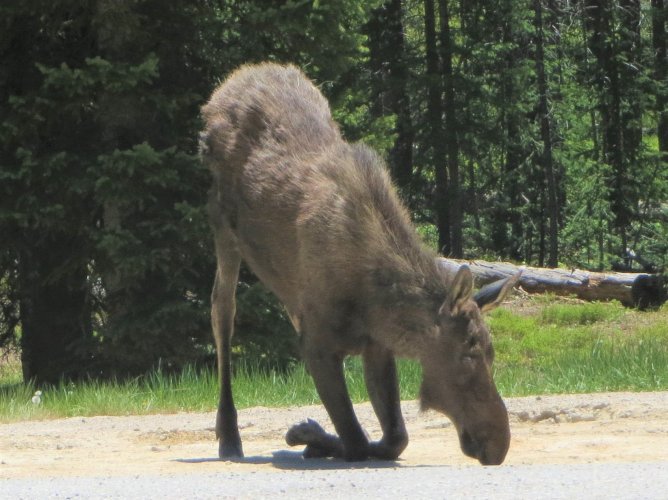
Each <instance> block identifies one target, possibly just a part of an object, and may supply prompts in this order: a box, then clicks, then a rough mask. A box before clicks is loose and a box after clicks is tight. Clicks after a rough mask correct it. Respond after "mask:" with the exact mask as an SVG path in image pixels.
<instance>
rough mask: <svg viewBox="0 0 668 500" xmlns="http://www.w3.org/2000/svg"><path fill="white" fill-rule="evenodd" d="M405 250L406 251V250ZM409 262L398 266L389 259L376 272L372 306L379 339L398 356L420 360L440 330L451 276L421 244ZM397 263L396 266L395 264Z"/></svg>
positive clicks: (409, 256) (371, 312) (373, 319)
mask: <svg viewBox="0 0 668 500" xmlns="http://www.w3.org/2000/svg"><path fill="white" fill-rule="evenodd" d="M404 250H405V249H404ZM406 257H408V258H409V262H406V261H404V262H402V264H401V265H399V266H397V265H396V261H393V260H392V259H388V260H389V261H386V262H384V263H383V264H384V266H383V267H380V268H378V269H377V270H376V272H375V273H374V274H375V276H374V287H375V290H374V293H373V296H375V297H376V298H377V300H375V301H374V303H373V304H372V305H371V310H370V311H369V312H370V315H371V320H372V321H373V323H374V327H372V328H371V329H370V330H371V331H372V332H379V335H380V336H382V338H379V339H376V340H378V341H380V342H382V343H383V344H385V345H386V346H387V347H389V348H390V349H391V350H392V351H393V352H395V354H397V355H400V356H405V357H411V358H417V357H419V356H420V353H421V352H422V350H423V349H424V344H425V341H426V339H427V338H428V337H429V336H430V335H431V334H434V332H435V329H436V328H438V319H437V318H438V310H439V308H440V307H441V305H442V304H443V301H444V300H445V297H446V294H447V283H448V277H447V275H446V274H445V272H444V271H443V270H441V269H440V268H439V267H438V265H437V264H436V260H435V257H436V255H435V254H434V253H432V252H430V251H429V250H427V249H424V248H422V246H421V245H420V244H419V243H417V247H416V248H414V249H413V251H412V255H406ZM392 264H395V265H392Z"/></svg>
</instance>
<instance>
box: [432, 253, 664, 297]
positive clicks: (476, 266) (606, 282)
mask: <svg viewBox="0 0 668 500" xmlns="http://www.w3.org/2000/svg"><path fill="white" fill-rule="evenodd" d="M462 264H467V265H468V266H469V267H470V268H471V272H472V273H473V277H474V279H475V283H476V286H478V287H481V286H484V285H486V284H488V283H491V282H493V281H497V280H500V279H504V278H507V277H508V276H513V275H515V274H517V273H518V272H519V271H522V275H521V276H520V281H519V286H521V287H522V289H523V290H525V291H526V292H527V293H545V292H550V293H554V294H555V295H575V296H576V297H578V298H580V299H583V300H588V301H592V300H602V301H608V300H618V301H619V302H621V303H622V304H624V305H625V306H627V307H637V308H639V309H646V308H648V307H656V306H660V305H661V304H663V303H664V302H665V301H666V282H665V279H664V277H663V276H662V275H659V274H646V273H618V272H609V273H596V272H590V271H583V270H580V269H546V268H540V267H527V266H522V267H519V266H516V265H514V264H511V263H509V262H487V261H484V260H459V259H446V258H441V265H443V266H445V267H448V268H451V269H456V268H459V266H461V265H462Z"/></svg>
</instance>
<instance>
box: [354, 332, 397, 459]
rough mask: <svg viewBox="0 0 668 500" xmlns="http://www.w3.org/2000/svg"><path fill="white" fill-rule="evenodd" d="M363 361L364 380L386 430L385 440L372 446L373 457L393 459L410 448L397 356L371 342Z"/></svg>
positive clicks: (383, 438) (383, 428)
mask: <svg viewBox="0 0 668 500" xmlns="http://www.w3.org/2000/svg"><path fill="white" fill-rule="evenodd" d="M363 359H364V381H365V382H366V387H367V391H368V393H369V398H370V399H371V404H372V406H373V409H374V411H375V412H376V416H377V417H378V420H379V421H380V426H381V429H382V430H383V437H382V439H381V440H380V441H376V442H373V443H371V444H370V455H372V456H373V457H375V458H380V459H384V460H394V459H396V458H397V457H399V455H400V454H401V452H402V451H404V449H405V448H406V446H407V445H408V433H407V432H406V426H405V425H404V419H403V416H402V415H401V400H400V397H399V383H398V381H397V368H396V364H395V362H394V356H393V354H392V352H391V351H389V350H388V349H386V348H385V347H383V346H381V345H379V344H376V343H370V344H369V345H368V346H367V347H366V349H365V350H364V353H363Z"/></svg>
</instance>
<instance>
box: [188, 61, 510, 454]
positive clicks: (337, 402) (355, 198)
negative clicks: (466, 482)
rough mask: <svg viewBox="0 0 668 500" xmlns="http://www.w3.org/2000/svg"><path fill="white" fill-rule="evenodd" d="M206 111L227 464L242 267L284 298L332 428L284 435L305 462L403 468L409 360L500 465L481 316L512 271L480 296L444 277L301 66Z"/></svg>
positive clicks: (303, 427)
mask: <svg viewBox="0 0 668 500" xmlns="http://www.w3.org/2000/svg"><path fill="white" fill-rule="evenodd" d="M202 112H203V117H204V120H205V122H206V127H205V130H204V132H203V133H202V137H201V153H202V157H203V159H204V161H205V162H206V164H207V165H208V166H209V168H210V169H211V172H212V174H213V187H212V190H211V194H210V215H211V225H212V228H213V232H214V239H215V247H216V256H217V263H218V268H217V272H216V277H215V283H214V287H213V294H212V309H211V316H212V325H213V333H214V337H215V340H216V347H217V354H218V371H219V378H220V403H219V406H218V416H217V421H216V433H217V436H218V438H219V455H220V457H221V458H224V459H233V458H236V457H242V456H243V452H242V446H241V438H240V435H239V429H238V427H237V413H236V409H235V407H234V402H233V398H232V387H231V375H232V374H231V366H230V338H231V337H232V333H233V325H234V314H235V289H236V285H237V279H238V273H239V264H240V262H241V259H243V260H244V261H245V262H246V263H247V264H248V266H249V267H250V268H251V269H252V271H253V272H254V273H255V274H256V275H257V277H258V278H259V279H260V280H261V281H262V282H263V283H264V284H265V285H266V286H267V287H268V288H269V289H270V290H271V291H272V292H273V293H274V294H275V295H276V296H277V297H278V298H279V299H280V300H281V302H282V303H283V304H284V306H285V308H286V310H287V312H288V315H289V317H290V319H291V321H292V324H293V325H294V327H295V329H296V330H297V332H298V334H299V335H300V336H301V345H302V347H303V353H302V355H303V358H304V361H305V363H306V366H307V368H308V371H309V372H310V374H311V376H312V377H313V379H314V381H315V385H316V388H317V390H318V394H319V395H320V398H321V400H322V402H323V404H324V406H325V408H326V410H327V412H328V413H329V416H330V418H331V420H332V423H333V424H334V427H335V429H336V433H337V435H330V434H326V433H325V432H324V431H323V430H322V428H320V427H319V426H318V424H316V423H315V422H313V421H310V420H309V421H307V422H306V423H302V424H299V425H296V426H295V427H293V428H292V429H290V430H289V432H288V434H287V437H286V439H287V441H288V444H291V445H295V444H305V445H306V449H305V451H304V456H306V457H315V456H317V457H324V456H331V457H343V458H345V459H346V460H364V459H367V458H369V457H372V458H377V459H388V460H392V459H396V458H397V457H398V456H399V455H400V454H401V452H402V451H403V450H404V448H405V447H406V445H407V443H408V436H407V433H406V428H405V426H404V421H403V417H402V415H401V407H400V401H399V388H398V382H397V373H396V371H397V370H396V366H395V360H394V357H395V355H399V356H406V357H410V358H415V359H418V360H419V361H420V362H421V364H422V367H423V382H422V388H421V393H420V398H421V403H422V406H423V407H424V408H433V409H435V410H438V411H440V412H442V413H444V414H445V415H447V416H448V417H449V418H450V419H451V420H452V421H453V423H454V425H455V427H456V429H457V432H458V435H459V440H460V445H461V448H462V451H463V452H464V453H465V454H466V455H469V456H471V457H474V458H477V459H478V460H479V461H480V462H481V463H482V464H500V463H501V462H503V460H504V458H505V456H506V452H507V451H508V446H509V442H510V430H509V425H508V414H507V411H506V408H505V405H504V403H503V401H502V400H501V397H500V396H499V394H498V392H497V390H496V386H495V385H494V381H493V380H492V362H493V360H494V350H493V348H492V343H491V339H490V334H489V331H488V329H487V327H486V326H485V323H484V322H483V319H482V316H481V313H482V312H483V311H485V310H487V309H489V308H491V307H494V306H495V305H497V304H498V303H499V302H500V301H501V300H502V299H503V297H504V295H505V294H506V293H507V292H508V290H509V289H510V288H512V287H513V286H514V284H515V283H516V281H517V277H513V278H510V279H508V280H505V281H502V282H498V283H496V284H494V285H493V286H491V287H487V288H486V290H485V293H479V294H477V295H473V279H472V275H471V272H470V270H469V268H468V267H466V266H462V267H461V268H460V269H459V270H458V271H457V272H455V273H453V272H450V271H448V270H446V269H443V268H441V267H440V266H439V264H438V261H437V256H436V254H435V253H434V252H433V251H431V250H430V249H428V248H426V247H425V246H424V245H423V244H422V243H421V241H420V238H419V237H418V236H417V234H416V231H415V230H414V228H413V226H412V225H411V222H410V219H409V216H408V213H407V211H406V209H405V208H404V207H403V205H402V203H401V202H400V200H399V197H398V195H397V192H396V190H395V188H394V187H393V185H392V183H391V181H390V178H389V176H388V173H387V170H386V168H385V166H384V164H383V162H382V160H381V159H380V158H379V157H378V156H377V155H376V154H375V153H374V152H373V151H372V150H370V149H369V148H368V147H366V146H364V145H362V144H348V143H347V142H345V141H344V140H343V139H342V137H341V134H340V132H339V128H338V127H337V125H336V124H335V123H334V121H333V120H332V117H331V113H330V110H329V106H328V104H327V101H326V100H325V98H324V97H323V96H322V94H321V93H320V92H319V91H318V89H317V88H316V87H315V86H314V85H313V84H312V83H311V82H310V81H309V80H308V79H307V78H306V77H305V76H304V74H303V73H302V72H301V71H300V70H299V69H297V68H296V67H294V66H281V65H277V64H272V63H264V64H259V65H249V66H243V67H241V68H239V69H238V70H236V71H235V72H234V73H232V75H231V76H230V77H229V78H228V79H227V80H226V81H225V82H223V84H222V85H220V87H218V89H216V91H215V92H214V93H213V95H212V97H211V99H210V100H209V102H208V103H207V104H206V105H205V106H204V107H203V109H202ZM354 354H361V356H362V358H363V363H364V377H365V381H366V385H367V388H368V393H369V397H370V399H371V403H372V405H373V408H374V410H375V412H376V415H377V416H378V419H379V421H380V424H381V428H382V433H383V435H382V438H381V439H380V440H379V441H369V439H368V438H367V436H366V434H365V433H364V431H363V430H362V428H361V426H360V424H359V422H358V421H357V418H356V416H355V413H354V411H353V406H352V404H351V401H350V398H349V396H348V392H347V389H346V385H345V381H344V374H343V360H344V358H345V357H346V356H348V355H354Z"/></svg>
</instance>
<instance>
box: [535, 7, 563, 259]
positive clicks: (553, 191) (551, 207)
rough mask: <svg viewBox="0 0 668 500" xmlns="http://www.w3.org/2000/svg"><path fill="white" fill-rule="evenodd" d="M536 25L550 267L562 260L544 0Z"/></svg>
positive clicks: (537, 70) (539, 108)
mask: <svg viewBox="0 0 668 500" xmlns="http://www.w3.org/2000/svg"><path fill="white" fill-rule="evenodd" d="M533 6H534V14H535V17H534V26H535V29H536V53H535V54H536V76H537V83H538V115H539V119H540V135H541V139H542V141H543V154H542V155H541V160H542V161H541V163H542V167H543V171H544V172H545V178H546V181H547V214H548V217H549V219H550V226H549V232H548V241H549V253H548V258H547V265H548V267H557V263H558V261H559V246H558V245H559V225H558V221H559V207H558V205H557V185H556V184H557V182H556V177H555V175H554V164H553V161H552V124H551V123H550V116H549V109H548V102H547V77H546V75H545V53H544V50H543V42H544V37H543V5H542V3H541V0H533Z"/></svg>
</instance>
